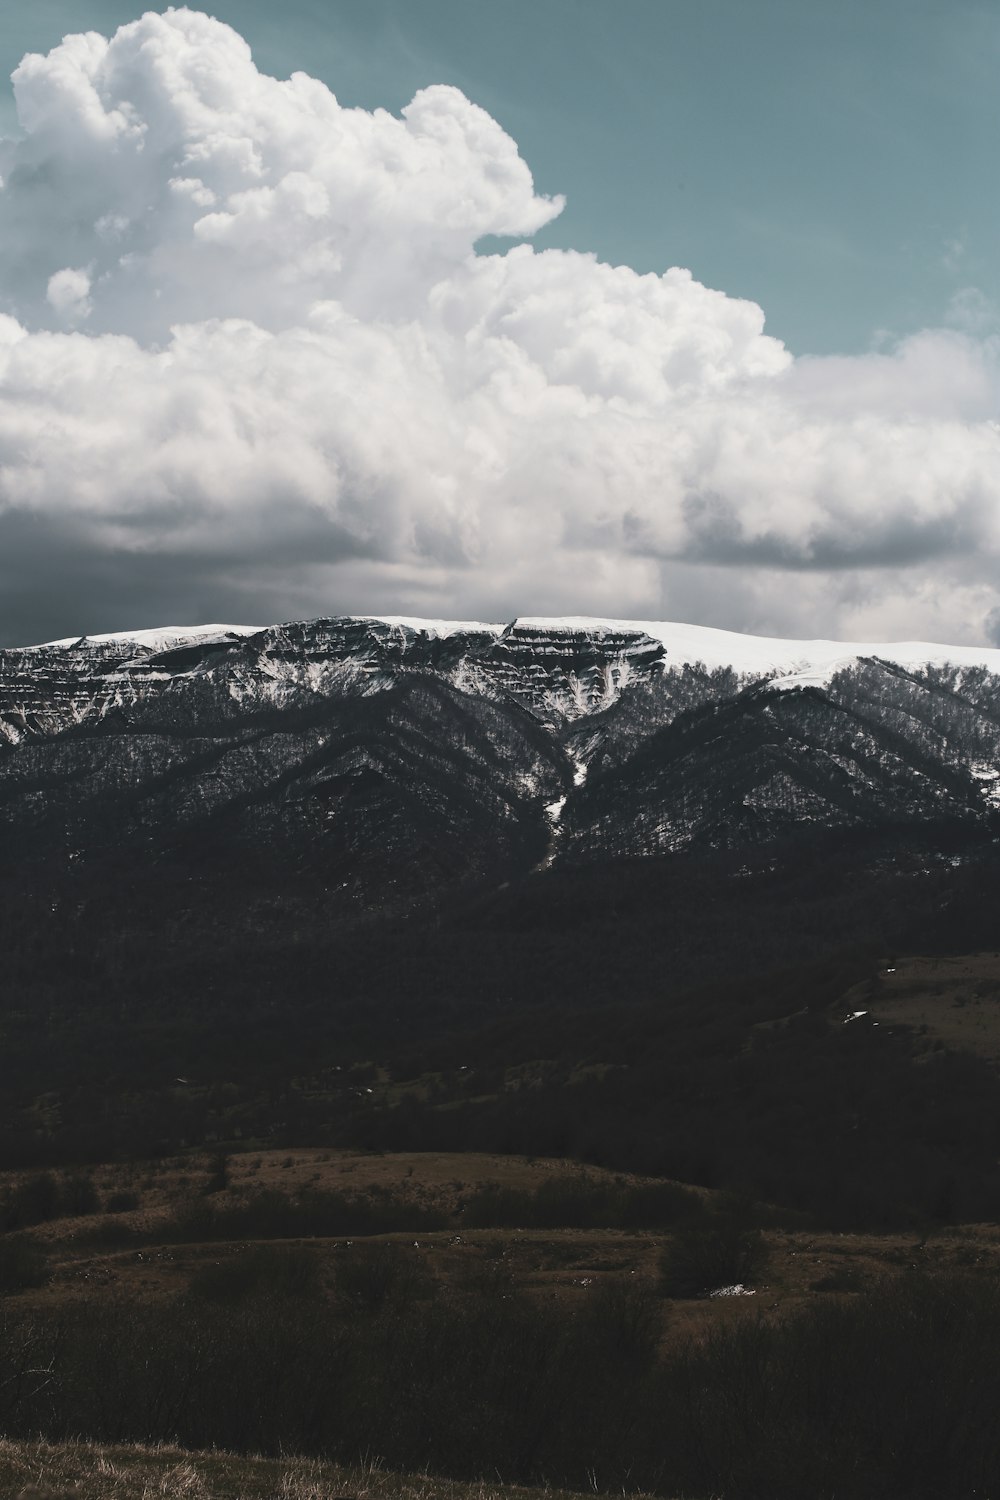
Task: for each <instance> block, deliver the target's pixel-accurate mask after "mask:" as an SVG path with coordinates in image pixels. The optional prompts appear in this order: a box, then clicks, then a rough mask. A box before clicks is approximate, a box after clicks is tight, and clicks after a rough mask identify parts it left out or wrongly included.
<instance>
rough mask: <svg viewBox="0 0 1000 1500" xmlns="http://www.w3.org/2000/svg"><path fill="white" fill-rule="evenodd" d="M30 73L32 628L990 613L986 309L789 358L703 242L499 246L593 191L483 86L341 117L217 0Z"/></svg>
mask: <svg viewBox="0 0 1000 1500" xmlns="http://www.w3.org/2000/svg"><path fill="white" fill-rule="evenodd" d="M14 88H15V94H16V99H17V106H18V112H19V119H20V123H21V127H22V134H21V136H20V137H19V138H18V139H17V140H14V141H9V142H5V143H2V145H0V175H2V178H3V187H2V190H0V308H2V313H0V549H2V554H3V561H2V562H0V585H3V584H4V582H5V581H6V587H5V588H3V590H2V593H3V597H5V598H6V600H7V607H6V608H7V612H6V615H4V613H3V607H2V605H0V634H3V635H6V637H7V638H8V639H15V638H16V634H15V633H16V632H21V634H22V638H25V637H24V634H23V633H24V632H30V633H32V634H42V635H44V634H47V635H56V634H70V633H72V632H73V631H76V630H80V631H82V630H87V629H90V630H96V629H98V628H109V629H110V628H115V627H116V626H123V625H138V624H143V623H160V622H161V621H162V619H163V617H165V616H166V615H170V616H173V617H175V618H176V617H177V616H178V615H179V613H180V612H181V611H182V610H183V611H185V612H189V613H190V612H191V611H197V613H199V614H201V615H202V617H209V616H211V617H218V616H220V615H229V616H230V617H233V616H242V617H243V618H244V619H250V620H254V619H266V618H269V617H273V616H276V615H279V614H282V615H293V614H304V613H305V614H308V613H319V612H325V611H333V610H338V609H345V610H354V611H363V610H366V609H367V610H388V609H396V610H399V611H400V612H403V611H405V612H418V611H420V610H425V611H426V612H428V613H432V614H434V615H441V614H448V613H454V614H457V615H467V614H469V613H470V612H471V613H476V614H483V615H490V616H494V617H499V616H503V615H510V614H512V613H514V612H516V611H521V612H531V613H539V612H544V611H552V612H558V611H560V610H564V611H566V612H573V613H583V612H593V613H601V614H607V613H620V614H626V615H631V616H633V617H635V616H641V615H644V614H645V615H648V616H653V617H663V616H664V615H669V614H674V615H681V614H686V615H688V616H689V617H692V618H695V617H697V618H701V619H705V620H708V621H710V622H711V621H713V620H715V621H717V622H718V623H730V624H734V625H740V624H742V625H744V626H745V627H747V628H752V627H757V628H765V629H766V628H778V626H779V623H780V628H785V629H790V630H796V631H799V632H802V633H807V634H816V633H819V632H821V631H824V630H826V631H830V632H832V631H834V630H836V629H840V630H844V629H850V628H851V625H852V621H855V620H858V621H865V620H867V621H869V622H871V621H872V620H875V619H882V620H884V621H885V622H886V628H889V627H890V626H891V628H892V629H893V630H894V631H899V630H902V632H903V633H907V634H915V633H918V632H919V631H920V630H921V622H926V623H927V624H930V623H932V622H935V621H936V622H938V623H940V624H941V626H942V628H944V627H945V626H947V628H948V629H949V630H951V631H952V633H953V634H954V635H955V636H956V638H970V637H972V638H975V637H976V636H981V635H982V634H983V633H984V632H985V631H986V629H987V626H986V624H985V621H986V618H987V616H988V615H989V613H990V611H991V610H992V609H994V608H996V607H998V599H997V596H996V595H995V593H994V592H993V590H992V584H991V582H990V575H991V573H992V572H993V571H995V566H996V560H997V554H998V552H1000V527H998V515H1000V509H998V507H1000V426H998V422H997V415H998V410H1000V402H998V396H1000V340H998V339H997V338H996V337H995V336H994V335H993V334H992V333H990V332H989V331H986V332H978V331H977V330H975V329H971V330H970V329H969V328H968V327H966V328H965V329H964V331H963V328H962V327H953V328H950V329H943V330H938V331H931V332H924V333H921V334H918V335H916V336H914V337H912V338H910V339H907V340H904V341H903V342H902V343H900V344H899V345H897V346H896V347H895V348H892V349H890V350H888V351H882V352H879V353H873V354H868V355H863V356H858V357H856V358H836V359H832V358H830V359H808V358H800V359H793V358H792V356H791V355H790V353H789V352H788V351H787V350H786V349H785V348H784V347H783V345H782V344H781V343H779V342H778V341H777V340H775V339H773V338H770V337H769V336H768V335H767V334H766V333H765V332H764V318H763V313H762V312H761V310H760V309H759V308H758V307H757V306H756V305H754V304H753V303H750V302H747V301H742V300H739V299H736V298H732V297H728V296H726V295H725V294H724V293H722V292H719V291H714V290H711V289H709V288H707V287H705V286H703V285H701V284H700V283H699V282H698V281H697V280H695V279H694V277H693V276H692V275H691V273H690V272H688V271H686V270H681V269H678V268H673V269H669V270H667V271H666V272H665V273H664V274H663V275H662V276H657V275H639V274H637V273H636V272H634V271H632V270H631V269H629V268H628V267H623V266H618V267H612V266H608V265H605V264H602V263H600V262H599V261H597V260H596V259H595V258H594V257H593V256H591V255H587V254H582V253H576V252H572V251H561V250H545V251H540V252H536V251H535V250H533V249H532V248H531V246H530V245H528V244H524V243H515V244H514V245H512V247H511V248H509V249H507V250H506V251H505V252H503V253H495V254H481V253H477V249H476V246H477V243H478V242H479V241H481V240H482V239H483V237H484V236H487V235H490V236H506V237H510V238H511V239H514V240H520V239H523V238H525V237H530V236H531V235H532V234H533V233H534V232H535V231H536V230H537V229H539V228H540V227H541V226H542V225H544V224H545V223H546V222H548V221H549V220H551V219H552V218H553V217H554V216H555V215H556V214H557V213H558V212H559V210H560V208H561V200H559V199H557V198H556V199H550V198H546V197H544V196H541V195H539V194H538V193H537V192H536V191H535V188H534V184H533V182H532V178H531V174H530V171H529V169H528V166H527V165H526V164H525V162H524V161H523V160H522V158H521V156H520V155H519V152H518V149H517V146H516V145H515V143H514V142H513V141H512V140H511V139H510V137H509V136H508V135H506V134H505V132H504V131H503V130H502V129H501V127H500V126H499V125H498V124H497V123H496V121H494V120H493V119H491V117H490V116H489V115H488V114H487V113H486V112H485V111H483V110H482V109H480V108H478V107H477V106H476V105H475V104H473V103H471V102H470V101H469V100H468V99H466V98H465V97H464V95H463V94H461V93H460V92H459V91H458V90H457V89H454V88H449V87H442V86H434V87H430V88H427V89H424V90H422V91H421V92H420V93H418V94H417V96H416V97H415V99H414V100H413V101H412V102H411V103H410V104H409V105H408V106H407V107H406V108H405V109H404V110H403V112H402V114H401V116H399V117H396V116H393V115H390V114H388V113H387V112H385V111H383V110H376V111H374V112H368V111H365V110H360V109H347V108H344V107H342V106H341V105H340V104H339V103H338V101H337V99H336V98H335V96H334V95H333V94H332V93H331V92H330V90H329V89H327V88H326V86H325V85H324V84H322V83H319V82H317V81H316V80H314V79H311V78H309V77H307V76H306V75H305V74H302V73H299V74H294V75H293V76H292V78H290V79H289V80H287V81H280V80H277V79H273V78H269V77H267V76H265V75H263V74H261V73H260V72H259V71H258V70H257V69H256V67H255V65H254V63H253V60H252V57H251V54H250V51H249V48H248V47H247V45H246V43H245V42H244V41H243V40H242V38H240V37H239V36H238V35H237V33H236V32H234V31H233V30H231V29H230V28H229V27H227V26H224V25H222V24H221V23H220V22H217V21H214V20H211V19H209V18H208V17H207V16H204V15H201V14H198V13H196V12H193V11H189V10H184V9H181V10H170V11H168V12H167V13H166V14H164V15H154V14H149V15H145V16H143V17H142V18H141V19H140V20H138V21H136V22H133V23H132V24H130V25H128V26H124V27H122V28H121V29H120V30H119V31H118V32H117V33H116V34H115V36H114V37H112V38H111V39H110V40H108V39H106V38H103V37H100V36H98V35H96V34H94V33H89V34H87V35H85V36H72V37H67V38H66V39H65V40H64V41H63V43H62V44H61V45H60V46H59V47H57V48H55V49H54V50H53V51H52V52H51V53H49V54H48V56H46V57H41V56H35V55H32V56H29V57H27V58H25V59H24V61H23V62H22V63H21V65H20V67H19V68H18V69H17V71H16V72H15V74H14ZM74 561H75V567H74V566H73V563H74ZM68 571H72V572H73V583H72V587H71V588H67V573H68ZM935 579H938V580H948V584H947V587H948V596H949V598H950V599H951V600H952V601H953V607H952V608H950V609H949V610H945V611H944V612H943V613H942V611H941V610H940V609H939V608H938V607H937V606H936V605H935V603H934V580H935ZM928 580H929V582H928ZM908 593H909V594H910V595H912V600H911V602H910V603H907V602H906V600H907V595H908ZM57 598H60V599H62V600H63V601H64V602H63V603H62V604H61V605H58V606H57V602H56V601H57ZM865 601H867V602H865ZM174 604H175V605H176V607H174ZM71 609H72V611H73V618H72V619H69V618H67V613H68V612H69V611H70V610H71ZM137 610H139V611H140V612H141V614H142V618H137V617H136V611H137ZM723 617H725V619H723ZM896 622H898V623H896ZM989 628H990V629H992V628H993V627H992V626H990V627H989ZM865 633H867V632H865ZM925 633H929V632H925Z"/></svg>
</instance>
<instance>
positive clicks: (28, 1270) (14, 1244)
mask: <svg viewBox="0 0 1000 1500" xmlns="http://www.w3.org/2000/svg"><path fill="white" fill-rule="evenodd" d="M48 1279H49V1267H48V1257H47V1256H46V1254H45V1251H44V1249H43V1247H42V1246H41V1245H39V1244H38V1242H37V1240H33V1239H29V1238H28V1237H27V1236H26V1235H20V1234H19V1235H9V1236H5V1237H4V1238H3V1239H0V1296H5V1297H8V1296H10V1295H11V1294H13V1293H16V1292H25V1291H29V1290H30V1289H31V1288H32V1287H36V1286H44V1284H45V1282H46V1281H47V1280H48Z"/></svg>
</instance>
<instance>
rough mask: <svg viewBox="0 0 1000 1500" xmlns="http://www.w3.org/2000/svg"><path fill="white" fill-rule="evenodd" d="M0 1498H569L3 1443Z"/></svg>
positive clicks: (301, 1464)
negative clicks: (0, 1494)
mask: <svg viewBox="0 0 1000 1500" xmlns="http://www.w3.org/2000/svg"><path fill="white" fill-rule="evenodd" d="M0 1493H2V1494H3V1495H5V1496H10V1497H16V1500H571V1497H570V1495H569V1492H568V1491H565V1490H548V1489H546V1490H540V1489H523V1488H520V1487H518V1486H515V1485H505V1484H502V1483H499V1482H497V1483H482V1482H474V1483H463V1482H460V1481H457V1480H448V1479H433V1478H430V1477H428V1476H404V1475H399V1474H388V1473H385V1472H383V1470H382V1469H381V1468H380V1467H379V1465H378V1463H377V1462H375V1463H370V1464H367V1465H365V1466H363V1467H362V1468H358V1469H344V1468H340V1467H338V1466H337V1465H334V1464H324V1463H318V1462H316V1461H314V1460H311V1459H287V1458H286V1459H268V1458H241V1457H238V1456H236V1455H234V1454H230V1453H184V1452H182V1451H180V1450H178V1449H173V1448H142V1447H122V1448H104V1447H97V1446H95V1445H94V1444H91V1443H59V1444H47V1443H16V1442H10V1441H7V1440H3V1439H0ZM636 1500H641V1497H636Z"/></svg>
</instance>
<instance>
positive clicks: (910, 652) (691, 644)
mask: <svg viewBox="0 0 1000 1500" xmlns="http://www.w3.org/2000/svg"><path fill="white" fill-rule="evenodd" d="M342 618H346V619H350V620H355V621H358V622H359V623H363V622H365V621H372V622H378V623H381V624H384V625H389V626H395V627H399V628H402V629H407V630H413V631H417V632H419V633H422V634H424V635H430V636H439V637H447V636H453V635H458V634H469V635H483V634H485V635H493V636H497V637H499V636H501V635H502V634H503V633H504V632H505V631H506V630H509V629H511V630H512V629H515V628H516V629H517V630H519V631H527V632H532V631H538V632H540V633H558V632H560V631H572V632H573V633H577V634H585V635H592V636H600V635H603V634H607V633H616V634H620V633H622V632H640V631H641V632H642V633H644V634H645V635H647V636H649V637H650V638H651V639H652V640H655V641H659V642H661V643H662V645H663V648H664V650H665V652H666V658H667V661H668V663H669V664H670V665H672V666H684V665H685V664H687V663H692V664H693V663H695V662H702V663H703V664H704V665H705V666H706V667H707V668H708V669H709V670H710V671H711V670H714V669H715V668H717V667H732V669H733V670H734V671H735V672H737V673H739V674H740V675H741V676H747V677H768V678H770V679H771V686H772V687H773V688H775V689H778V690H781V689H787V688H797V687H809V686H823V685H824V684H825V683H828V682H829V681H830V678H831V677H832V676H833V675H834V673H835V672H837V671H839V670H840V669H841V668H843V667H848V666H850V665H851V664H852V663H853V662H856V661H857V660H858V658H859V657H864V656H869V657H870V656H877V657H881V658H882V659H883V660H884V661H890V662H894V663H896V664H897V665H898V666H901V667H904V668H907V669H910V670H917V669H920V668H922V667H925V666H945V665H949V664H950V665H952V666H959V667H980V666H981V667H985V668H987V670H988V671H990V672H995V673H997V674H998V675H1000V649H997V648H996V647H991V646H947V645H942V644H941V643H939V642H935V641H828V640H812V641H807V640H783V639H781V638H780V637H775V636H757V635H743V634H741V633H740V632H738V631H735V630H717V629H715V628H714V627H713V626H710V625H684V624H681V623H679V622H676V621H653V620H611V619H598V618H591V617H588V616H585V615H575V616H572V615H571V616H563V617H547V616H546V617H543V616H530V615H519V616H518V617H517V619H516V620H514V621H512V622H511V623H510V624H509V625H508V624H490V623H486V622H484V621H480V620H422V619H419V618H417V617H415V616H409V615H349V616H345V617H342ZM267 628H268V627H267V626H261V625H189V626H185V625H167V626H163V627H161V628H160V629H158V630H131V631H118V632H115V633H113V634H110V635H91V636H85V637H82V638H81V637H80V636H68V637H66V638H65V639H63V640H58V641H46V642H45V643H44V645H42V646H35V647H27V648H25V649H27V650H46V649H50V650H51V649H60V648H62V649H68V648H70V647H73V646H75V645H77V644H78V642H80V641H81V639H82V640H84V641H86V642H87V644H91V645H95V646H102V645H113V644H115V643H116V642H123V643H126V644H128V645H135V646H137V647H139V648H142V649H145V650H147V651H151V652H158V651H168V650H172V649H177V648H180V647H183V646H185V645H188V644H194V643H195V642H205V643H207V642H209V641H212V640H224V639H225V638H226V636H230V637H231V636H234V635H235V636H249V635H256V634H258V633H259V632H260V631H262V630H265V629H267Z"/></svg>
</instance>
